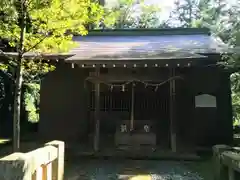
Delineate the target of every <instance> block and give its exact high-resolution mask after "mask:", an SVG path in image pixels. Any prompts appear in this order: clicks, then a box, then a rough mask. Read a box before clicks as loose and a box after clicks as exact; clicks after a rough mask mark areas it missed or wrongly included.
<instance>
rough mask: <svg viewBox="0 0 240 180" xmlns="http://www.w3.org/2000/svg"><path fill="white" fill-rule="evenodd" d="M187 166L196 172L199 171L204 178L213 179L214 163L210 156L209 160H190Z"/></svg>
mask: <svg viewBox="0 0 240 180" xmlns="http://www.w3.org/2000/svg"><path fill="white" fill-rule="evenodd" d="M186 165H187V167H188V168H189V169H190V170H192V171H195V172H198V173H199V174H200V175H201V176H202V177H203V178H204V180H213V179H214V177H213V170H214V169H213V164H212V160H211V159H210V158H209V159H207V160H202V161H198V162H190V163H187V164H186Z"/></svg>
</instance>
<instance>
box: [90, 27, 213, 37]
mask: <svg viewBox="0 0 240 180" xmlns="http://www.w3.org/2000/svg"><path fill="white" fill-rule="evenodd" d="M198 34H205V35H211V32H210V29H208V28H146V29H145V28H138V29H95V30H90V31H89V32H88V36H161V35H198Z"/></svg>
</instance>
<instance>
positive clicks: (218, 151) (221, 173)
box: [213, 145, 232, 180]
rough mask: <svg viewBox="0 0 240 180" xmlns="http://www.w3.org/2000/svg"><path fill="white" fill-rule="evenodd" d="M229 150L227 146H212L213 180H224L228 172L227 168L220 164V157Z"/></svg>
mask: <svg viewBox="0 0 240 180" xmlns="http://www.w3.org/2000/svg"><path fill="white" fill-rule="evenodd" d="M231 149H232V148H231V147H230V146H227V145H215V146H213V164H214V180H226V176H227V173H228V170H227V167H225V166H224V165H223V164H222V162H221V156H222V153H223V152H224V151H228V150H231Z"/></svg>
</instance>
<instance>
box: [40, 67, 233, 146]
mask: <svg viewBox="0 0 240 180" xmlns="http://www.w3.org/2000/svg"><path fill="white" fill-rule="evenodd" d="M177 74H178V75H182V76H183V77H184V79H183V80H177V81H176V84H177V97H176V99H177V100H176V101H177V112H176V114H177V115H176V117H177V125H178V128H177V136H178V139H180V140H181V141H182V142H187V143H190V144H193V145H197V146H203V145H204V146H210V145H213V144H216V143H231V141H232V109H231V91H230V81H229V74H228V73H224V72H223V71H222V70H221V71H220V70H219V69H216V68H186V69H178V70H177ZM86 75H87V72H86V70H85V69H82V68H74V69H72V68H71V67H70V66H67V65H61V66H59V67H58V68H57V70H56V71H54V72H51V73H49V74H48V75H47V76H46V77H45V79H44V80H43V81H42V84H41V102H40V123H39V133H40V135H41V137H42V138H44V139H62V140H73V141H79V142H80V141H81V140H84V139H85V140H86V139H87V136H88V133H89V130H90V129H93V127H90V126H89V116H87V109H88V105H89V104H88V103H87V98H88V96H90V93H89V92H86V91H85V89H84V79H85V77H86ZM160 79H162V78H160ZM198 94H211V95H215V96H216V98H217V109H214V108H198V109H195V107H194V105H195V102H194V101H195V100H194V99H195V98H194V97H195V96H196V95H198ZM166 117H167V116H166ZM160 122H165V121H158V123H157V124H158V125H157V126H156V132H157V134H160V135H159V136H160V137H163V135H164V136H165V137H163V138H165V139H168V138H169V136H168V137H166V136H167V132H168V129H167V128H168V127H167V126H168V123H165V124H166V126H165V125H164V126H163V125H162V124H161V123H160ZM104 124H108V125H109V124H111V123H109V121H107V120H104V121H102V125H101V126H102V128H103V129H104V127H105V126H104ZM112 125H113V126H115V123H112ZM162 128H164V129H162ZM164 131H166V133H162V132H164ZM161 134H162V135H161Z"/></svg>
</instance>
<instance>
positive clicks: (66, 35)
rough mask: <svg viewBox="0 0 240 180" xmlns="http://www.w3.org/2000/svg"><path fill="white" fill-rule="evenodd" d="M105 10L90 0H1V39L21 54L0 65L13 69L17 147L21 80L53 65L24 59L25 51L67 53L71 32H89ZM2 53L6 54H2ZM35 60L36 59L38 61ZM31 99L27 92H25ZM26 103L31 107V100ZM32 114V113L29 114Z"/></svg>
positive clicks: (81, 33)
mask: <svg viewBox="0 0 240 180" xmlns="http://www.w3.org/2000/svg"><path fill="white" fill-rule="evenodd" d="M102 13H103V10H102V9H101V7H100V6H99V5H98V4H97V3H95V2H92V1H91V0H1V1H0V14H1V16H0V17H1V18H0V38H1V39H6V40H7V41H8V43H9V45H10V46H11V47H14V48H15V49H16V52H17V53H18V57H17V58H16V59H10V58H8V59H7V61H4V63H2V64H1V69H2V70H3V71H4V70H5V71H6V69H4V68H6V66H11V67H13V68H14V72H13V75H12V77H14V79H15V81H14V82H15V84H14V86H15V88H14V89H15V91H14V150H19V138H20V137H19V136H20V109H21V107H20V106H21V94H22V82H23V80H28V79H31V78H32V77H33V78H36V77H38V75H39V74H43V73H45V72H48V71H49V70H52V69H53V68H52V67H50V68H49V66H48V65H47V64H44V63H42V61H39V60H41V56H37V57H36V59H38V64H36V61H34V60H33V61H29V60H25V59H24V54H25V53H26V52H29V51H31V52H37V53H53V52H57V53H58V52H66V51H68V50H69V49H70V48H71V47H73V46H74V43H73V42H72V34H73V33H78V34H80V35H86V34H87V29H86V26H87V25H88V24H89V23H94V22H96V21H98V20H99V19H100V18H101V15H102ZM1 54H3V53H1ZM36 59H35V60H36ZM26 77H27V78H28V79H26ZM25 97H26V99H29V96H28V95H25ZM25 102H28V104H27V105H26V107H27V110H30V111H31V110H32V109H33V108H32V106H33V104H32V106H31V103H30V102H29V101H28V100H26V101H25ZM30 114H31V113H30Z"/></svg>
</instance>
